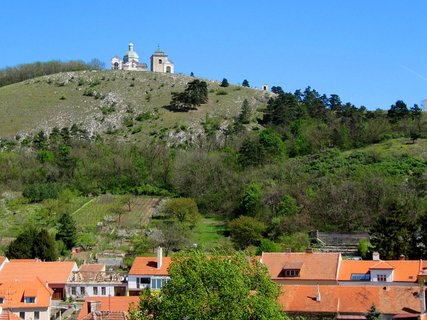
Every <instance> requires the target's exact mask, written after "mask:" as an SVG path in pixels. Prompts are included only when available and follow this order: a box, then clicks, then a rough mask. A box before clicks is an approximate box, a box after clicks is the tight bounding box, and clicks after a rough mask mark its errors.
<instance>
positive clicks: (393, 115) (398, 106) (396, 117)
mask: <svg viewBox="0 0 427 320" xmlns="http://www.w3.org/2000/svg"><path fill="white" fill-rule="evenodd" d="M408 115H409V110H408V107H407V106H406V103H404V102H403V101H402V100H398V101H396V103H395V104H393V105H392V106H391V107H390V109H389V110H388V112H387V117H388V118H389V119H390V122H392V123H396V122H398V121H400V120H402V119H404V118H406V117H407V116H408Z"/></svg>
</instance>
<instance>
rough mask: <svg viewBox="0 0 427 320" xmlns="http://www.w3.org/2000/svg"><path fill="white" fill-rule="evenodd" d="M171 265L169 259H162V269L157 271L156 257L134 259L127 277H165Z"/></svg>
mask: <svg viewBox="0 0 427 320" xmlns="http://www.w3.org/2000/svg"><path fill="white" fill-rule="evenodd" d="M170 264H171V258H170V257H163V263H162V267H161V268H160V269H157V257H136V258H135V260H134V262H133V264H132V268H131V269H130V271H129V275H153V276H167V275H169V272H168V268H169V265H170Z"/></svg>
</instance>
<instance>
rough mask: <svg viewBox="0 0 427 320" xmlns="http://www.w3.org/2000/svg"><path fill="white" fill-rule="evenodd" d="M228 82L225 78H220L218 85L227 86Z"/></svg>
mask: <svg viewBox="0 0 427 320" xmlns="http://www.w3.org/2000/svg"><path fill="white" fill-rule="evenodd" d="M229 85H230V84H229V83H228V80H227V79H226V78H224V79H222V81H221V84H220V85H219V86H220V87H223V88H227V87H228V86H229Z"/></svg>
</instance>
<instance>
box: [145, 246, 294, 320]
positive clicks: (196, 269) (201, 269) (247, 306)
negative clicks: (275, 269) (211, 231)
mask: <svg viewBox="0 0 427 320" xmlns="http://www.w3.org/2000/svg"><path fill="white" fill-rule="evenodd" d="M169 274H170V277H171V280H170V281H169V282H168V283H167V284H166V285H165V286H164V288H163V290H162V291H161V293H160V296H159V298H158V299H157V300H155V301H154V302H153V298H152V296H151V295H150V296H148V297H147V296H142V297H141V299H142V301H144V302H141V303H140V305H139V306H140V310H141V315H149V316H150V317H151V319H160V320H176V319H218V320H219V319H245V320H250V319H276V320H280V319H286V316H285V315H284V314H283V313H282V312H281V310H280V306H279V304H278V302H277V298H278V296H279V294H280V288H279V287H278V286H277V285H276V284H274V283H273V282H272V281H271V279H270V276H269V273H268V271H267V269H266V267H265V266H263V265H262V264H260V263H259V262H258V261H256V260H253V261H252V262H248V258H247V257H246V256H245V255H244V254H242V253H236V254H234V255H232V256H227V257H223V256H220V255H218V254H214V255H212V256H209V257H208V256H207V255H206V254H205V253H203V252H201V251H196V250H194V251H190V252H188V253H183V254H179V255H177V256H174V258H173V261H172V263H171V266H170V268H169ZM150 309H151V310H150ZM140 319H146V318H143V317H141V318H140Z"/></svg>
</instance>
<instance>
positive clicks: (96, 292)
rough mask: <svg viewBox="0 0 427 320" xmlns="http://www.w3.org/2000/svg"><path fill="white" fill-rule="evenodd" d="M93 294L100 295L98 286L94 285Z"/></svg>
mask: <svg viewBox="0 0 427 320" xmlns="http://www.w3.org/2000/svg"><path fill="white" fill-rule="evenodd" d="M93 295H94V296H97V295H98V287H93Z"/></svg>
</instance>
